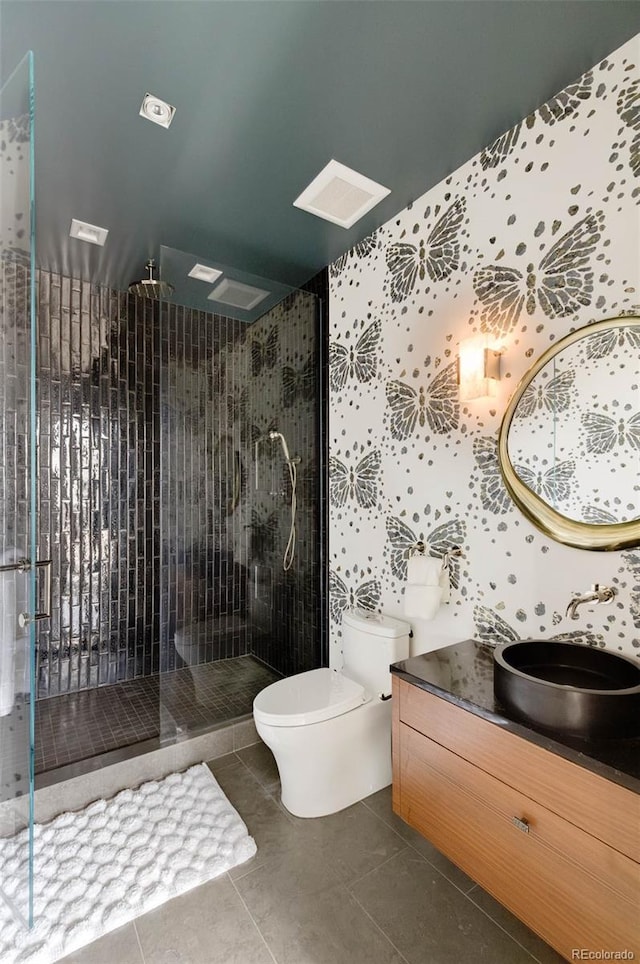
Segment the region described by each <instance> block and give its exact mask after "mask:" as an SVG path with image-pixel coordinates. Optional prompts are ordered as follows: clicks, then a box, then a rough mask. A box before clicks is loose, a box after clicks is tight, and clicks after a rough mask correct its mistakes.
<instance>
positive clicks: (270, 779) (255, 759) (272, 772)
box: [237, 743, 280, 793]
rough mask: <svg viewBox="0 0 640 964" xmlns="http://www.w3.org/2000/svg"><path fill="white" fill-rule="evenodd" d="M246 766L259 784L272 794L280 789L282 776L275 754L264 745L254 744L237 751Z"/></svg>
mask: <svg viewBox="0 0 640 964" xmlns="http://www.w3.org/2000/svg"><path fill="white" fill-rule="evenodd" d="M237 755H238V756H239V757H240V759H241V760H242V762H243V763H244V764H245V766H247V767H249V769H250V770H251V772H252V773H253V775H254V776H255V778H256V779H257V780H258V782H259V783H260V784H261V785H262V786H263V787H264V788H265V789H266V790H269V791H270V792H271V793H273V792H278V791H279V788H280V774H279V773H278V767H277V764H276V761H275V759H274V756H273V753H272V752H271V750H270V749H269V747H268V746H265V744H264V743H254V744H253V746H247V747H245V748H244V749H242V750H238V751H237Z"/></svg>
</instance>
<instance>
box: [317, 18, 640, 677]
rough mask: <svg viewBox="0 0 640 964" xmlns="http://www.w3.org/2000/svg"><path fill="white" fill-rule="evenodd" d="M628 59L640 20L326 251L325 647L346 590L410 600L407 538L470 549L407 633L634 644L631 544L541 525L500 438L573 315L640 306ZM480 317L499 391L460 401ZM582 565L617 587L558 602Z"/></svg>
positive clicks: (631, 65) (574, 586)
mask: <svg viewBox="0 0 640 964" xmlns="http://www.w3.org/2000/svg"><path fill="white" fill-rule="evenodd" d="M639 62H640V36H639V37H636V38H634V40H632V41H630V42H629V43H627V44H626V45H625V46H624V47H622V48H620V49H619V50H618V51H616V52H615V53H613V54H612V55H611V56H610V57H609V58H607V60H605V61H603V62H602V63H600V64H598V65H597V66H595V67H594V68H593V70H592V71H589V72H588V73H587V74H585V75H584V76H583V77H582V78H580V79H579V80H578V81H577V82H576V84H574V85H572V86H570V87H569V88H566V89H565V90H564V91H562V92H561V93H560V94H559V95H558V96H557V97H556V98H554V99H553V100H552V101H550V102H549V103H548V104H546V105H545V106H544V107H542V108H540V110H538V111H536V112H535V113H534V114H532V115H530V116H529V117H528V118H526V119H525V120H524V121H522V123H521V124H519V125H517V126H516V127H515V128H513V130H511V131H509V132H507V133H506V134H505V135H504V136H503V137H502V138H499V139H498V140H497V141H496V142H495V143H494V144H492V145H490V146H489V147H488V148H486V149H485V150H484V151H482V152H481V153H480V154H478V155H477V156H476V157H474V158H472V159H471V160H470V161H469V162H468V163H467V164H465V165H464V166H463V167H461V168H459V169H458V170H457V171H455V172H454V173H453V174H452V175H451V176H450V177H448V178H447V179H446V180H445V181H444V182H442V183H441V184H439V185H437V186H436V187H435V188H433V189H432V190H430V191H429V192H427V194H425V195H423V196H422V197H421V198H419V199H418V200H417V201H416V202H415V203H414V204H413V205H411V206H410V207H409V208H407V209H405V210H404V211H402V212H401V213H400V214H399V215H398V217H396V218H394V219H393V220H392V221H389V222H388V223H387V224H385V225H383V226H382V227H381V228H380V229H379V230H378V231H377V232H376V233H375V234H374V235H373V236H372V237H371V238H370V239H367V241H366V242H364V243H363V244H361V245H358V246H356V248H354V249H353V250H352V251H351V252H350V253H349V254H348V255H345V256H344V257H343V258H341V259H340V260H339V261H338V262H336V263H335V264H334V265H332V266H331V290H330V318H331V332H330V341H331V346H332V347H331V371H330V374H331V399H330V412H331V416H330V429H329V434H330V455H331V483H332V484H331V521H330V567H331V581H332V593H331V614H332V639H331V663H332V665H334V666H339V665H340V663H341V644H340V617H341V613H342V611H343V609H344V607H345V606H346V605H350V604H352V603H355V604H356V605H358V604H360V605H365V606H367V607H370V608H374V609H380V610H382V611H384V612H388V613H390V614H393V615H402V612H403V608H402V598H403V587H404V583H403V580H402V578H401V576H402V574H401V572H399V567H400V565H401V555H402V549H403V547H404V545H405V543H406V542H408V541H411V539H413V538H425V539H427V540H429V541H431V542H432V543H436V544H437V545H439V546H441V547H442V546H443V545H446V544H447V542H449V543H458V544H460V545H461V546H462V548H463V551H464V558H463V559H462V561H461V564H460V567H459V572H458V580H459V584H458V587H457V588H456V589H455V590H454V591H453V593H452V598H451V602H450V603H449V604H448V605H446V606H443V607H441V609H440V611H439V612H438V614H437V615H436V617H435V619H433V620H432V621H430V622H425V621H416V622H415V623H414V627H413V628H414V633H415V638H414V640H413V645H414V652H424V651H426V650H428V649H432V648H436V647H439V646H442V645H446V644H448V643H451V642H455V641H457V640H461V639H466V638H468V637H470V636H476V637H477V638H486V637H487V636H497V637H499V638H513V637H523V638H526V637H538V636H543V637H547V636H551V635H555V634H557V633H564V632H573V631H575V630H576V627H577V628H578V630H579V631H581V632H584V633H586V634H587V635H586V636H582V637H581V638H582V639H583V640H586V641H587V642H591V643H592V644H596V645H600V646H606V647H608V648H611V649H614V650H619V651H621V652H624V653H626V654H628V655H635V656H640V549H638V550H632V551H627V552H608V553H603V552H597V553H596V552H587V551H583V550H577V549H571V548H568V547H566V546H562V545H560V544H558V543H555V542H553V541H551V540H550V539H548V538H546V537H545V536H544V535H543V534H542V533H541V532H540V531H539V530H537V529H536V528H534V527H533V526H532V525H531V524H530V523H529V522H528V521H527V519H526V518H525V517H524V516H523V515H522V514H521V513H520V512H519V511H518V510H517V509H516V508H515V506H513V504H512V503H511V501H510V500H509V498H508V496H506V493H505V492H504V489H503V488H502V483H501V480H500V477H499V472H498V469H497V464H496V462H495V454H494V453H495V442H496V438H497V432H498V429H499V426H500V420H501V416H502V413H503V411H504V409H505V407H506V405H507V402H508V399H509V397H510V395H511V393H512V391H513V389H514V388H515V386H516V384H517V383H518V381H519V379H520V377H521V376H522V375H523V373H524V372H525V371H526V370H527V368H528V367H529V365H530V364H531V362H532V360H533V359H534V358H535V357H537V356H538V355H540V354H541V353H542V352H543V351H544V350H545V349H546V348H548V347H549V345H550V344H551V343H552V342H553V341H554V340H557V339H558V338H560V337H562V336H563V335H565V334H566V333H568V332H569V331H571V330H572V329H574V328H576V327H581V326H583V325H587V324H589V323H590V322H593V321H597V320H600V319H603V318H607V317H611V316H614V315H617V314H620V313H621V312H631V311H632V310H633V308H634V306H635V310H636V311H637V313H639V314H640V294H639V291H640V219H639V215H638V202H639V200H640V118H639V117H638V114H639V113H640V108H639V106H638V105H639V100H640V71H639V69H638V63H639ZM634 109H635V116H634V113H633V111H634ZM634 121H635V125H636V126H635V128H634V127H633V122H634ZM416 123H419V118H416ZM452 123H455V118H452ZM392 186H393V185H391V187H392ZM545 259H546V260H545ZM530 265H532V266H533V267H530ZM558 276H562V278H563V279H564V280H565V282H566V287H564V288H563V289H562V290H561V291H560V292H559V293H557V294H556V295H555V296H554V295H552V296H551V297H549V292H550V291H551V287H552V285H553V283H554V281H555V280H557V277H558ZM491 282H493V283H494V286H493V287H490V284H491ZM554 290H556V291H557V289H554ZM480 330H487V331H488V332H490V334H491V335H492V336H493V337H494V338H495V339H497V340H498V341H500V342H501V343H502V344H503V346H504V355H503V358H502V370H503V376H502V380H501V382H500V384H499V394H498V396H497V397H496V398H493V399H482V400H478V401H474V402H467V403H459V402H458V392H457V387H456V384H455V361H456V356H457V349H458V343H459V341H460V340H461V339H463V338H466V337H469V336H471V335H473V334H474V333H476V332H478V331H480ZM365 333H366V334H365ZM638 395H639V400H638V409H640V392H639V393H638ZM627 454H628V455H629V454H630V455H631V457H636V458H638V474H639V475H640V453H639V452H635V455H634V453H633V452H631V453H627ZM593 582H600V583H604V584H613V585H615V586H616V587H617V588H618V590H619V595H618V597H617V599H616V601H615V602H614V604H613V605H611V606H600V607H596V608H594V609H587V608H582V609H581V610H580V619H579V621H578V622H575V623H574V622H572V621H571V620H568V619H567V618H566V617H565V615H564V613H565V610H566V607H567V604H568V602H569V599H570V597H571V595H572V593H573V592H574V591H575V590H578V591H585V590H586V589H588V588H589V586H590V584H591V583H593Z"/></svg>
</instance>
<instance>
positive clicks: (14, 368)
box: [0, 53, 50, 926]
mask: <svg viewBox="0 0 640 964" xmlns="http://www.w3.org/2000/svg"><path fill="white" fill-rule="evenodd" d="M33 130H34V79H33V55H32V54H31V53H29V54H27V55H26V57H25V58H24V59H23V60H22V62H21V63H20V64H19V65H18V67H17V68H16V69H15V71H14V73H13V74H12V75H11V76H10V77H9V79H8V80H7V81H6V83H5V84H4V86H3V87H2V90H1V91H0V224H1V229H0V859H1V860H2V867H3V872H2V873H1V874H0V898H2V899H3V900H4V901H5V902H6V903H7V904H8V905H9V907H10V908H11V910H12V912H13V914H14V916H15V918H16V919H17V921H18V922H19V924H20V925H22V926H31V924H32V922H33V804H34V797H33V787H34V775H33V760H34V709H35V703H34V687H33V654H34V651H35V620H36V618H38V617H37V615H36V582H37V581H38V582H39V579H38V580H37V576H39V575H40V573H41V572H44V574H45V579H44V580H43V582H46V583H47V584H49V579H50V565H47V564H40V565H39V564H38V563H37V562H36V536H35V518H36V484H35V483H36V479H35V465H36V425H35V412H36V408H35V262H34V214H33V211H34V207H33V202H34V198H33V190H34V134H33ZM45 591H46V590H45ZM38 615H45V614H44V613H41V614H38Z"/></svg>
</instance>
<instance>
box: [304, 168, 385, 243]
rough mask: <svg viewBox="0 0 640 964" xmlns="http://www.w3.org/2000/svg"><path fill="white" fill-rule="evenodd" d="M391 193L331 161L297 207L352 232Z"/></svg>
mask: <svg viewBox="0 0 640 964" xmlns="http://www.w3.org/2000/svg"><path fill="white" fill-rule="evenodd" d="M390 193H391V191H390V189H389V188H388V187H383V186H382V184H377V183H376V181H372V180H371V179H370V178H368V177H365V176H364V174H358V172H357V171H352V170H351V168H350V167H345V165H344V164H340V163H339V161H334V160H331V161H329V163H328V164H327V166H326V167H325V168H323V169H322V170H321V171H320V173H319V174H318V176H317V177H315V178H314V179H313V181H312V182H311V184H310V185H309V186H308V187H307V188H305V190H304V191H303V192H302V194H301V195H300V197H298V198H296V200H295V201H294V202H293V206H294V207H296V208H301V209H302V210H303V211H308V212H309V213H310V214H316V215H317V216H318V217H319V218H324V219H325V220H326V221H332V222H333V224H339V225H340V227H342V228H350V227H351V226H352V225H354V224H355V223H356V221H359V220H360V218H361V217H363V215H365V214H366V213H367V212H368V211H370V210H371V208H373V207H375V206H376V204H378V202H379V201H381V200H382V199H383V198H385V197H386V196H387V194H390Z"/></svg>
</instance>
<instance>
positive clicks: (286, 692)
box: [253, 667, 371, 726]
mask: <svg viewBox="0 0 640 964" xmlns="http://www.w3.org/2000/svg"><path fill="white" fill-rule="evenodd" d="M370 699H371V697H370V695H369V694H368V693H367V692H366V691H365V689H364V687H363V686H361V685H360V684H359V683H355V682H354V681H353V680H350V679H349V678H348V677H347V676H343V675H342V673H337V672H336V671H335V670H332V669H327V668H326V667H322V668H320V669H312V670H309V672H307V673H298V674H297V675H296V676H288V677H286V678H285V679H280V680H277V681H276V682H275V683H271V685H270V686H267V687H266V688H265V689H263V690H262V691H261V692H260V693H258V695H257V696H256V698H255V700H254V701H253V715H254V719H255V720H256V722H259V723H265V724H268V725H269V726H308V725H309V724H310V723H320V722H322V721H323V720H331V719H333V718H334V717H336V716H342V714H343V713H348V712H349V710H353V709H355V708H356V707H357V706H361V705H362V704H363V703H368V702H369V700H370Z"/></svg>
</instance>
